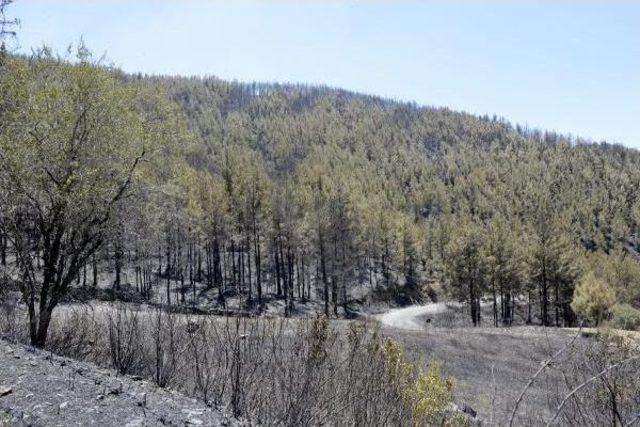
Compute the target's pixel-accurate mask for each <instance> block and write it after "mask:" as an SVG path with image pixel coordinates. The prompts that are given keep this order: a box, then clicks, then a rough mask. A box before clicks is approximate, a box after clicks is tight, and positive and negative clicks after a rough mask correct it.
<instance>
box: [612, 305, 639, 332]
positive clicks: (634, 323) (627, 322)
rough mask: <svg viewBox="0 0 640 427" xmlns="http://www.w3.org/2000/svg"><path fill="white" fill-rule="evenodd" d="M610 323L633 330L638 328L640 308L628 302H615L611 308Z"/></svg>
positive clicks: (615, 326)
mask: <svg viewBox="0 0 640 427" xmlns="http://www.w3.org/2000/svg"><path fill="white" fill-rule="evenodd" d="M611 315H612V318H611V324H612V326H613V327H614V328H618V329H625V330H627V331H635V330H638V329H640V310H638V309H636V308H634V307H632V306H631V305H629V304H616V305H614V306H613V307H612V308H611Z"/></svg>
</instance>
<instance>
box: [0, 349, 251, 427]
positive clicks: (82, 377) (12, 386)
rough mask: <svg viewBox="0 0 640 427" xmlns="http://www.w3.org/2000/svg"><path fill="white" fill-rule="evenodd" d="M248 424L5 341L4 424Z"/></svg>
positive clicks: (1, 363) (0, 383)
mask: <svg viewBox="0 0 640 427" xmlns="http://www.w3.org/2000/svg"><path fill="white" fill-rule="evenodd" d="M5 425H11V426H14V425H16V426H89V425H100V426H157V425H171V426H188V425H202V426H242V425H248V424H246V423H243V422H240V421H237V420H235V419H233V418H232V417H230V416H228V415H226V414H224V413H223V412H222V411H220V410H217V409H214V408H210V407H207V406H206V405H205V404H204V403H203V402H201V401H197V400H195V399H191V398H188V397H185V396H183V395H181V394H178V393H175V392H172V391H170V390H164V389H160V388H158V387H156V386H154V385H153V384H151V383H149V382H147V381H144V380H141V379H140V378H136V377H128V376H122V375H117V374H116V373H115V372H114V371H110V370H105V369H99V368H97V367H96V366H94V365H91V364H89V363H84V362H78V361H75V360H72V359H67V358H63V357H59V356H55V355H52V354H51V353H48V352H44V351H39V350H34V349H32V348H30V347H26V346H22V345H16V344H10V343H8V342H6V341H3V340H0V426H5Z"/></svg>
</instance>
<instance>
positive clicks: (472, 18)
mask: <svg viewBox="0 0 640 427" xmlns="http://www.w3.org/2000/svg"><path fill="white" fill-rule="evenodd" d="M9 14H10V15H11V16H16V17H18V18H20V19H21V21H22V26H21V28H20V30H19V43H20V45H21V49H22V51H29V49H30V48H31V47H32V46H38V45H42V44H43V43H46V44H48V45H49V46H51V47H54V48H55V49H58V50H60V51H62V50H63V49H64V47H65V46H67V45H68V44H69V43H71V42H74V41H77V40H78V39H79V37H80V36H83V37H84V39H85V41H86V43H87V45H88V47H89V48H90V49H91V50H93V51H94V52H96V53H99V54H102V53H106V54H107V56H108V59H109V60H110V61H111V62H113V63H114V64H115V65H117V66H120V67H121V68H123V69H124V70H125V71H141V72H145V73H163V74H197V75H215V76H218V77H221V78H224V79H237V80H242V81H253V80H257V81H269V82H271V81H277V82H300V83H322V84H327V85H330V86H337V87H342V88H345V89H349V90H355V91H359V92H366V93H371V94H376V95H382V96H385V97H390V98H395V99H400V100H406V101H416V102H417V103H418V104H423V105H436V106H448V107H451V108H453V109H456V110H464V111H468V112H471V113H477V114H485V113H487V114H494V113H495V114H497V115H499V116H504V117H506V118H507V119H509V120H511V121H513V122H519V123H522V124H529V125H530V126H532V127H541V128H545V129H553V130H557V131H560V132H564V133H572V134H574V135H580V136H584V137H590V138H594V139H597V140H600V139H607V140H608V141H610V142H621V143H623V144H625V145H628V146H634V147H637V148H640V2H633V1H605V0H602V1H593V0H592V1H576V0H574V1H552V0H547V1H513V2H509V1H506V0H502V1H498V0H494V1H480V0H475V1H474V0H468V1H422V2H420V1H381V0H377V1H363V0H360V1H339V0H329V1H310V0H306V1H299V2H294V1H284V0H274V1H253V2H250V1H204V0H201V1H196V0H185V1H179V0H177V1H159V0H153V1H152V0H131V1H125V0H111V1H107V0H102V1H95V0H94V1H80V0H76V1H72V0H61V1H51V0H18V1H17V2H16V3H15V4H14V5H13V6H11V9H10V10H9Z"/></svg>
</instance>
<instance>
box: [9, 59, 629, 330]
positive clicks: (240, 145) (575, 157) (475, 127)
mask: <svg viewBox="0 0 640 427" xmlns="http://www.w3.org/2000/svg"><path fill="white" fill-rule="evenodd" d="M1 67H2V73H1V77H0V87H1V88H2V91H1V93H2V95H3V96H2V108H1V109H0V111H1V113H2V122H1V123H2V128H1V129H0V131H1V132H0V135H2V138H1V141H2V145H1V147H2V152H1V153H2V156H1V157H0V159H1V161H2V166H3V167H2V172H1V173H2V183H3V186H2V189H1V190H2V193H1V194H2V200H3V203H2V206H3V213H2V238H1V239H0V249H1V252H0V255H1V261H2V263H3V264H6V263H7V262H8V259H9V258H11V257H10V254H14V255H13V257H14V258H15V261H16V265H17V266H18V267H19V271H20V272H21V273H20V275H21V278H22V279H24V280H25V282H26V284H23V286H24V289H23V291H25V292H24V295H25V301H26V302H27V303H28V305H29V307H30V309H29V310H30V313H33V323H32V334H33V341H34V342H39V341H38V340H44V339H45V337H46V328H47V319H48V318H50V316H51V312H52V310H53V309H54V307H55V306H56V305H57V304H58V303H59V302H60V300H61V299H62V298H63V296H64V295H65V294H66V293H67V291H68V290H69V289H71V288H73V287H78V286H80V287H83V288H91V287H98V285H99V276H100V275H101V274H102V273H104V271H108V272H109V279H108V281H109V287H112V288H113V290H114V291H116V292H118V291H120V290H122V288H127V289H129V290H133V289H135V293H137V294H139V295H140V296H141V297H142V298H147V299H151V298H152V295H153V298H155V300H156V301H158V302H160V303H162V304H166V305H183V306H189V305H191V306H194V305H195V304H196V303H197V301H198V295H200V296H201V295H206V296H211V298H210V299H212V300H215V301H216V304H217V305H218V306H219V307H221V308H227V301H228V300H229V298H235V300H234V301H236V304H235V306H234V307H233V308H234V309H238V310H246V311H250V312H255V313H260V312H261V311H262V310H263V309H264V307H265V304H266V303H268V302H269V301H273V300H274V299H275V300H281V301H283V302H284V304H283V308H282V312H281V313H280V314H282V315H285V316H289V315H290V314H292V313H295V312H296V310H297V306H298V305H299V304H307V303H309V302H316V303H318V307H319V309H320V311H323V312H324V313H325V314H326V315H328V316H351V315H354V312H355V311H357V308H358V307H359V304H361V303H362V300H363V299H373V300H376V301H387V302H392V303H394V304H395V303H397V304H407V303H410V302H419V301H424V300H428V299H429V298H431V299H435V298H437V297H438V296H439V297H440V298H450V299H456V300H459V301H464V302H465V303H467V304H468V307H469V314H470V321H471V322H472V323H473V324H474V325H477V324H479V323H480V322H483V321H485V322H487V321H488V322H490V323H492V324H494V325H496V326H497V325H499V324H511V323H512V322H513V321H514V318H515V317H516V312H519V313H520V315H519V316H520V320H522V321H524V322H527V323H532V322H533V323H539V324H542V325H556V326H558V325H565V326H570V325H574V324H576V323H577V317H576V311H577V312H578V314H579V315H580V316H581V317H584V318H586V319H590V320H592V321H594V322H596V323H597V322H599V321H600V320H603V319H604V318H605V317H606V316H609V315H610V311H612V312H618V313H620V315H621V316H623V317H624V319H623V321H627V320H629V319H631V320H634V319H636V318H637V317H638V312H637V307H638V306H639V304H640V274H639V273H640V265H639V264H638V260H637V258H638V254H637V252H636V251H637V249H638V241H637V239H636V235H637V233H638V229H639V227H640V201H639V200H638V198H637V188H638V185H639V184H640V153H639V152H637V151H636V150H632V149H627V148H624V147H622V146H618V145H609V144H606V143H604V142H603V143H599V144H596V143H592V142H589V141H583V140H580V139H574V138H570V137H566V136H562V135H558V134H556V133H553V132H544V131H538V130H531V129H528V128H526V127H522V126H519V125H515V126H514V125H512V124H510V123H508V122H507V121H505V120H503V119H500V118H497V117H495V116H494V117H491V118H490V117H487V116H484V117H476V116H473V115H469V114H465V113H460V112H454V111H450V110H448V109H444V108H432V107H422V106H417V105H415V104H408V103H401V102H396V101H393V100H386V99H380V98H376V97H372V96H367V95H360V94H357V93H351V92H347V91H343V90H339V89H332V88H327V87H310V86H303V85H277V84H260V83H251V84H245V83H236V82H225V81H221V80H219V79H216V78H214V77H210V78H209V77H208V78H183V77H163V76H143V75H128V74H124V73H122V72H120V71H118V70H117V69H111V68H109V67H105V66H103V65H100V64H98V63H95V62H94V61H93V59H92V58H91V55H90V54H89V53H88V52H87V51H86V49H85V48H83V47H81V48H80V49H79V50H78V54H77V58H76V59H74V61H73V63H70V62H68V60H66V59H60V58H58V57H54V56H53V55H51V53H50V52H49V51H48V50H46V49H45V50H42V51H40V52H39V53H37V54H36V55H35V56H34V57H32V58H21V57H13V56H9V55H7V54H3V56H2V64H1ZM41 267H42V269H43V270H42V271H43V273H42V274H43V276H42V277H43V280H44V282H43V284H42V285H40V284H38V282H39V281H40V279H39V275H40V273H39V272H40V271H41ZM363 295H364V296H363ZM487 297H491V301H493V303H492V304H493V318H492V319H489V320H487V319H482V317H481V310H480V305H481V301H482V300H483V299H485V298H487ZM38 301H39V303H38ZM43 301H44V303H43ZM354 307H355V308H354ZM36 312H37V314H36ZM43 319H44V320H43ZM39 334H40V335H39ZM38 337H40V338H38ZM41 342H43V341H41Z"/></svg>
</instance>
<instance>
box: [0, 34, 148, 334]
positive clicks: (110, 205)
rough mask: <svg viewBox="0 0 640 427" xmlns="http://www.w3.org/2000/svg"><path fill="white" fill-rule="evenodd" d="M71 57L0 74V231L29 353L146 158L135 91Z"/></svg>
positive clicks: (83, 56)
mask: <svg viewBox="0 0 640 427" xmlns="http://www.w3.org/2000/svg"><path fill="white" fill-rule="evenodd" d="M78 52H79V55H78V56H79V58H78V59H79V63H78V64H77V65H70V64H68V63H64V62H60V61H59V60H57V59H55V58H53V57H52V56H51V55H50V54H49V53H48V52H47V51H46V50H45V51H43V52H41V53H39V54H38V55H36V56H35V57H34V58H32V59H31V60H30V61H28V62H27V61H20V60H15V61H13V60H12V61H11V62H12V63H11V64H9V65H8V66H7V72H5V73H3V74H2V76H1V77H0V88H1V90H0V93H2V98H3V101H2V102H3V103H5V102H6V100H7V99H9V100H12V101H13V106H14V108H13V109H12V111H11V112H10V113H9V114H8V115H7V116H6V117H3V119H7V121H6V122H5V125H4V126H3V128H2V129H1V130H2V133H1V134H0V183H1V184H0V186H1V187H2V188H1V189H0V197H2V200H1V203H2V205H3V207H4V227H5V228H6V233H7V235H8V237H9V240H10V241H11V243H12V246H13V248H14V250H15V254H16V258H17V266H18V268H19V271H20V274H21V279H22V280H21V284H22V294H23V298H24V302H25V303H26V304H27V307H28V313H29V331H30V337H31V343H32V344H33V345H35V346H38V347H42V346H44V344H45V342H46V338H47V330H48V327H49V322H50V320H51V315H52V312H53V310H54V308H55V307H56V305H57V304H58V303H59V302H60V300H61V298H62V297H63V295H64V294H65V292H66V291H67V289H68V288H69V286H70V285H71V283H72V281H73V280H74V279H75V278H76V277H77V276H78V274H79V272H80V270H81V268H83V266H84V265H85V264H86V263H87V262H88V261H89V259H90V257H91V256H92V255H93V254H94V253H95V252H96V251H97V250H98V249H99V248H100V247H101V246H102V245H103V242H104V240H105V237H106V233H107V230H108V229H109V227H110V226H111V222H112V219H113V216H114V212H115V210H116V209H117V207H118V206H119V204H120V203H121V202H122V201H123V200H124V199H125V198H127V197H128V196H129V195H130V189H131V187H132V182H133V181H134V179H135V178H136V176H135V175H136V172H137V170H138V169H139V166H140V164H141V161H142V159H143V158H144V157H145V154H146V151H145V142H146V141H145V123H144V120H143V116H142V115H141V114H140V113H139V111H137V110H136V109H135V105H136V102H135V96H136V94H135V92H134V91H133V90H132V89H131V88H129V87H126V86H125V85H123V84H122V83H121V82H119V81H117V80H116V79H115V78H114V77H113V76H112V75H111V74H110V73H108V72H107V71H105V70H103V69H100V68H98V67H96V66H95V64H92V63H91V62H90V57H89V56H88V54H87V53H86V52H85V50H84V48H82V47H81V48H80V49H79V50H78ZM40 265H41V266H42V268H41V269H40V268H39V267H40Z"/></svg>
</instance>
